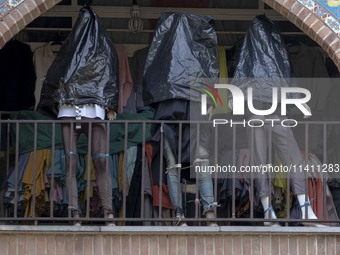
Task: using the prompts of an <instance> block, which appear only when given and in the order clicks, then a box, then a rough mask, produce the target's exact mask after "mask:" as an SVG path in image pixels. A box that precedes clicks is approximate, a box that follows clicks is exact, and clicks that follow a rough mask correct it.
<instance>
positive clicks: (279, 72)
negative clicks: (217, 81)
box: [228, 15, 299, 103]
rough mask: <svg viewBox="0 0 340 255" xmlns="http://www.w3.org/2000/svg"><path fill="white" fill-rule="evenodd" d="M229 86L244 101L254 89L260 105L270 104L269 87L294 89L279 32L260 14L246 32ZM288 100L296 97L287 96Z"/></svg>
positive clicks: (294, 85)
mask: <svg viewBox="0 0 340 255" xmlns="http://www.w3.org/2000/svg"><path fill="white" fill-rule="evenodd" d="M231 84H233V85H236V86H238V87H239V88H240V89H241V90H242V91H243V93H244V95H245V99H246V98H247V96H246V95H247V88H248V87H252V88H254V90H253V98H254V100H256V101H258V102H264V103H271V102H272V88H273V87H276V88H279V87H298V85H297V82H296V80H295V75H294V72H293V71H292V67H291V65H290V60H289V54H288V51H287V48H286V45H285V43H284V40H283V38H282V36H281V34H280V32H279V29H278V27H277V26H276V25H275V24H274V23H273V22H272V21H271V20H270V19H268V18H267V17H266V16H264V15H260V16H257V17H256V18H255V19H254V20H253V21H252V23H251V25H250V27H249V29H248V31H247V33H246V36H245V38H244V41H243V44H242V47H241V50H240V54H239V57H238V60H237V64H236V69H235V72H234V78H233V80H232V81H231ZM228 96H229V97H231V93H229V94H228ZM288 98H299V94H297V93H289V94H288ZM279 100H280V97H279Z"/></svg>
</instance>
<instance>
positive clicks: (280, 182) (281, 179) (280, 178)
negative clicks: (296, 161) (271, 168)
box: [274, 158, 293, 218]
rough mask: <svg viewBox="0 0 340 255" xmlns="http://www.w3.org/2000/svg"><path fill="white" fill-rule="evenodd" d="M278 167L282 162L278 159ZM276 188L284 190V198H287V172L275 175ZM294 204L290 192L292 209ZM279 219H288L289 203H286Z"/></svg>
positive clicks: (279, 214)
mask: <svg viewBox="0 0 340 255" xmlns="http://www.w3.org/2000/svg"><path fill="white" fill-rule="evenodd" d="M276 165H277V166H281V165H282V163H281V160H280V159H279V158H277V159H276ZM274 186H276V187H279V188H281V189H282V192H283V194H284V198H285V199H286V198H287V174H286V173H285V172H277V173H275V181H274ZM292 202H293V192H291V191H290V198H289V208H291V207H292ZM277 217H278V218H287V202H285V203H284V206H283V210H282V211H280V212H279V213H278V214H277Z"/></svg>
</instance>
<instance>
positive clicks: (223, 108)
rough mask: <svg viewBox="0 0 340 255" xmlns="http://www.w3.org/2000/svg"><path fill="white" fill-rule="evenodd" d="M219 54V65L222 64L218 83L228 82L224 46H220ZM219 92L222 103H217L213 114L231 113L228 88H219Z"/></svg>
mask: <svg viewBox="0 0 340 255" xmlns="http://www.w3.org/2000/svg"><path fill="white" fill-rule="evenodd" d="M218 56H219V65H220V74H219V79H218V83H219V84H227V83H228V68H227V58H226V51H225V48H224V47H223V46H218ZM217 93H218V94H219V95H220V98H221V101H222V105H221V104H217V105H216V107H215V108H214V110H213V113H212V114H213V115H215V114H219V113H222V114H229V113H231V110H230V108H229V106H228V90H226V89H217Z"/></svg>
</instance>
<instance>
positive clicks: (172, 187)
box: [164, 139, 216, 215]
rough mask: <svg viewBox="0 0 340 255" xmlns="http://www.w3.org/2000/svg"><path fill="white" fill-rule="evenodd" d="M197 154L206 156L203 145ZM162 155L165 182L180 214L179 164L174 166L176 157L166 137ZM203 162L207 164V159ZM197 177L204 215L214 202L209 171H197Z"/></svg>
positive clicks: (181, 208)
mask: <svg viewBox="0 0 340 255" xmlns="http://www.w3.org/2000/svg"><path fill="white" fill-rule="evenodd" d="M199 155H200V156H202V157H203V156H205V157H207V156H208V152H207V150H206V149H205V148H204V147H202V146H200V147H199ZM164 156H165V160H166V166H167V183H168V189H169V195H170V199H171V203H172V205H173V207H174V208H175V210H176V212H179V213H181V214H182V213H183V204H182V194H180V195H179V196H178V192H177V186H178V184H179V183H180V181H179V180H178V169H179V167H180V166H176V159H175V157H174V155H173V153H172V151H171V148H170V146H169V142H168V140H167V139H164ZM202 163H203V162H202ZM204 163H205V164H209V162H208V161H205V162H204ZM198 178H199V180H198V191H199V194H200V196H201V199H202V205H203V215H205V213H206V212H208V211H214V206H215V204H216V203H214V193H213V183H212V179H211V174H210V173H203V172H199V173H198ZM180 190H181V189H180ZM178 198H179V200H178Z"/></svg>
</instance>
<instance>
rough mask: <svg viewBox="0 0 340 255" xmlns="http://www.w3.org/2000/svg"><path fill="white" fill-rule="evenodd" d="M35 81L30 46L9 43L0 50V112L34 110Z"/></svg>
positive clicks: (14, 41) (13, 42) (17, 42)
mask: <svg viewBox="0 0 340 255" xmlns="http://www.w3.org/2000/svg"><path fill="white" fill-rule="evenodd" d="M18 74H20V75H18ZM35 80H36V74H35V70H34V65H33V60H32V52H31V48H30V46H28V45H27V44H25V43H22V42H19V41H16V40H11V41H9V42H7V43H6V45H5V46H4V47H3V48H2V49H1V50H0V111H19V110H27V109H31V108H32V109H33V108H34V101H35V100H34V87H35Z"/></svg>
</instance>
